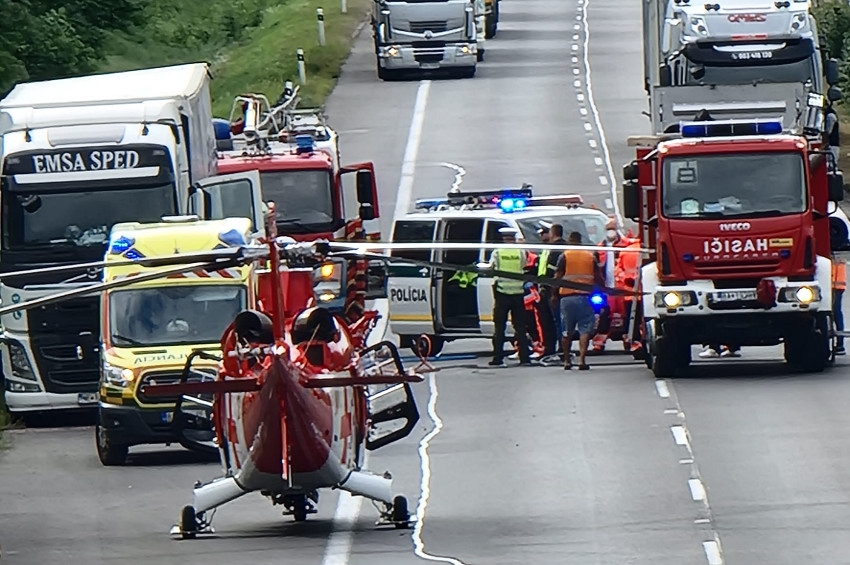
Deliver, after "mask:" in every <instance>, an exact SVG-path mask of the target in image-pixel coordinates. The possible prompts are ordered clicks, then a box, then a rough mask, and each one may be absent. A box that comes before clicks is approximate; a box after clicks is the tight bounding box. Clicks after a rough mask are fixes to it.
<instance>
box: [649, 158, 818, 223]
mask: <svg viewBox="0 0 850 565" xmlns="http://www.w3.org/2000/svg"><path fill="white" fill-rule="evenodd" d="M661 193H662V199H663V209H664V215H665V216H667V217H668V218H695V219H711V218H717V217H733V216H753V215H782V214H796V213H800V212H804V211H805V210H806V208H807V205H806V178H805V167H804V165H803V157H802V155H801V154H800V153H792V152H782V153H780V152H772V153H738V154H728V153H718V154H702V155H688V156H678V155H677V156H673V157H667V158H666V159H664V164H663V178H662V183H661Z"/></svg>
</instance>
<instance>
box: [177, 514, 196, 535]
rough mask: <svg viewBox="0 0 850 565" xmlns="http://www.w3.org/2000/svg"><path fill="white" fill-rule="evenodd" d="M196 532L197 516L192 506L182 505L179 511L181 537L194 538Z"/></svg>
mask: <svg viewBox="0 0 850 565" xmlns="http://www.w3.org/2000/svg"><path fill="white" fill-rule="evenodd" d="M197 534H198V516H197V515H196V514H195V507H194V506H184V507H183V510H182V511H181V512H180V535H181V537H182V538H183V539H194V537H195V536H196V535H197Z"/></svg>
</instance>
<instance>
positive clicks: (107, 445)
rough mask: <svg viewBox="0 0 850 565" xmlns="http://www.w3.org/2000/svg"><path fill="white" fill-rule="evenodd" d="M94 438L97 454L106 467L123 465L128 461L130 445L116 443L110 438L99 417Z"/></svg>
mask: <svg viewBox="0 0 850 565" xmlns="http://www.w3.org/2000/svg"><path fill="white" fill-rule="evenodd" d="M94 440H95V446H96V447H97V456H98V458H99V459H100V462H101V463H102V464H103V465H104V466H105V467H115V466H118V465H123V464H124V463H125V462H126V461H127V454H128V453H129V451H130V446H128V445H124V444H119V443H116V442H115V441H114V440H112V439H110V437H109V435H108V434H107V433H106V430H104V429H103V428H102V427H101V425H100V420H99V419H98V422H97V424H96V425H95V428H94Z"/></svg>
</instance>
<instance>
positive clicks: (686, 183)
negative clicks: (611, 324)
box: [623, 120, 844, 378]
mask: <svg viewBox="0 0 850 565" xmlns="http://www.w3.org/2000/svg"><path fill="white" fill-rule="evenodd" d="M679 131H680V133H678V134H670V135H663V136H648V137H637V138H631V139H630V140H629V143H630V145H632V146H637V159H636V160H635V161H632V162H631V163H630V164H628V165H626V166H625V167H624V169H623V177H624V179H625V184H624V186H623V202H624V215H625V216H626V217H628V218H631V219H633V220H635V221H637V222H638V224H639V226H640V233H641V240H642V241H643V242H644V247H647V248H654V250H655V252H654V254H653V256H651V257H649V258H648V259H647V260H645V262H644V265H643V267H642V270H641V274H640V276H641V279H642V287H643V288H642V290H643V293H644V294H643V298H642V301H641V302H642V309H641V310H640V311H641V312H642V315H643V330H644V348H645V353H646V355H645V358H646V363H647V366H648V367H649V368H650V369H652V370H653V371H654V373H655V375H656V376H657V377H659V378H663V377H670V376H676V375H678V374H679V373H680V372H681V371H683V370H684V369H685V368H686V367H687V366H688V364H689V363H690V361H691V346H692V345H697V344H706V343H718V342H719V343H733V344H736V345H740V346H756V345H759V346H771V345H778V344H783V345H784V348H785V359H786V360H787V361H788V363H789V364H791V365H793V366H795V367H797V368H799V369H802V370H804V371H821V370H823V369H824V368H825V367H826V366H827V365H828V363H829V361H830V359H831V355H832V339H833V335H834V332H833V329H832V328H833V320H832V283H831V249H830V232H829V215H828V214H829V206H828V204H829V202H830V201H833V202H837V201H840V200H842V199H843V192H844V186H843V185H844V181H843V176H842V175H841V173H840V172H839V171H837V168H836V167H835V166H834V165H835V164H834V163H833V162H832V161H833V160H834V157H833V155H832V153H831V152H829V151H824V150H820V149H813V148H812V147H811V146H810V143H809V140H807V138H806V137H803V136H800V135H792V134H789V133H786V132H785V131H783V126H782V122H781V121H780V120H777V121H770V120H768V121H765V120H750V121H747V120H725V121H723V120H720V121H707V122H690V123H686V122H683V123H681V124H680V126H679Z"/></svg>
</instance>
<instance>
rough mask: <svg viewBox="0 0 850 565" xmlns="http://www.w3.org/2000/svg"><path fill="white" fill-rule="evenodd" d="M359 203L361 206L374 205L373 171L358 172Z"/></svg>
mask: <svg viewBox="0 0 850 565" xmlns="http://www.w3.org/2000/svg"><path fill="white" fill-rule="evenodd" d="M357 201H358V202H359V203H360V204H364V205H365V204H368V205H370V206H371V205H372V204H374V202H373V201H372V171H370V170H368V169H363V170H360V171H357Z"/></svg>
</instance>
